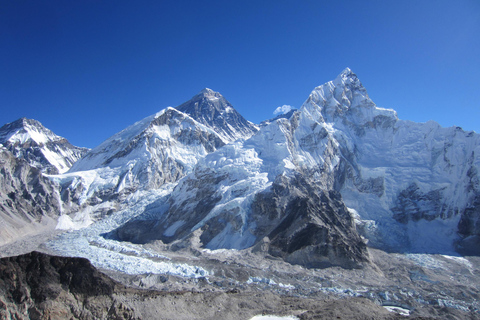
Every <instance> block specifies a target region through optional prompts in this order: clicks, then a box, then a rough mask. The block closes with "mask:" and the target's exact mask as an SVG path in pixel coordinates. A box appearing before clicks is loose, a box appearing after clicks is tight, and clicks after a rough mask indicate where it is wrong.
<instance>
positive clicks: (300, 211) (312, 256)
mask: <svg viewBox="0 0 480 320" xmlns="http://www.w3.org/2000/svg"><path fill="white" fill-rule="evenodd" d="M306 179H308V178H306V177H304V176H300V175H297V176H295V177H294V178H293V180H294V181H289V179H287V178H286V177H285V176H278V177H277V179H276V180H275V182H274V183H273V185H272V188H271V189H269V190H267V191H265V192H260V193H258V194H257V195H256V197H255V200H254V202H253V204H252V211H253V214H252V219H253V220H254V221H255V222H256V225H257V229H256V233H257V234H258V236H259V237H260V236H262V235H263V236H265V235H266V236H265V237H264V238H263V239H262V242H263V243H266V247H265V245H264V248H263V250H265V251H267V252H268V253H269V254H271V255H272V256H279V257H282V258H283V259H284V260H285V261H288V262H290V263H293V264H300V265H304V266H307V267H313V268H325V267H330V266H341V267H344V268H356V267H361V266H362V264H363V263H366V262H368V260H369V258H368V253H367V249H366V244H365V243H364V241H363V240H362V239H361V237H360V236H359V235H358V233H357V232H356V230H355V225H354V222H353V218H352V217H351V216H350V213H349V212H348V210H347V208H346V207H345V205H344V204H343V202H342V199H341V196H340V194H338V193H337V192H335V191H333V190H331V191H326V190H322V189H320V188H318V186H316V185H315V184H314V183H312V182H311V181H308V180H306ZM265 216H268V218H269V219H270V220H277V221H278V222H277V223H276V224H274V225H273V226H272V225H271V224H265ZM262 233H263V234H262Z"/></svg>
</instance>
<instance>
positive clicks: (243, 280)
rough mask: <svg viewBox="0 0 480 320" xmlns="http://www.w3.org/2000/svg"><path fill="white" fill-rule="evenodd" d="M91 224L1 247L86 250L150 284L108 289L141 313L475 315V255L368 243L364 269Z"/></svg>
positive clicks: (12, 251)
mask: <svg viewBox="0 0 480 320" xmlns="http://www.w3.org/2000/svg"><path fill="white" fill-rule="evenodd" d="M92 230H95V228H85V229H81V230H76V231H69V232H59V231H56V232H51V233H49V234H45V233H44V234H39V235H37V236H32V237H28V238H25V239H22V240H19V241H17V242H15V243H11V244H8V245H5V246H2V247H0V255H1V256H13V255H18V254H23V253H26V252H29V251H32V250H37V251H42V252H45V253H49V254H55V255H63V256H82V257H86V258H88V259H89V260H90V261H91V262H92V263H93V265H94V266H96V267H97V268H100V269H101V270H102V271H103V272H104V273H106V274H107V275H109V276H110V277H112V278H113V279H115V280H117V281H119V282H121V283H123V284H125V285H127V286H128V287H130V288H135V289H148V292H150V293H149V296H148V297H146V296H142V298H138V297H137V296H136V295H127V296H126V295H119V296H118V297H117V298H116V299H117V300H118V301H123V302H122V303H124V304H125V305H127V306H129V307H130V308H131V309H133V310H135V315H136V316H137V317H139V318H142V319H200V318H201V319H250V317H253V316H254V315H257V314H275V315H285V316H297V317H299V318H300V319H329V318H332V317H333V318H335V317H340V318H342V319H363V318H364V316H365V315H366V314H371V317H372V319H390V318H396V317H397V316H398V317H399V318H405V317H404V316H401V315H399V314H405V315H408V314H409V315H410V317H412V318H418V317H426V318H435V319H480V303H479V299H480V258H479V257H459V256H446V255H431V254H397V253H386V252H383V251H381V250H376V249H369V252H370V256H371V260H372V264H371V265H368V266H366V267H365V268H363V269H353V270H346V269H342V268H338V267H332V268H327V269H306V268H303V267H301V266H297V265H291V264H289V263H285V262H284V261H282V260H277V259H274V258H271V257H269V256H266V255H264V254H263V253H262V252H252V250H215V251H211V250H206V249H201V248H198V247H197V248H196V249H195V248H194V249H192V246H189V247H187V248H182V247H181V245H178V246H177V247H171V246H170V247H168V248H167V247H166V246H165V245H164V244H162V243H159V242H158V243H150V244H146V245H134V244H131V243H122V242H117V241H114V240H108V239H104V238H103V237H98V235H99V233H97V232H92ZM97 231H98V230H97ZM193 247H194V246H193ZM75 252H77V254H74V253H75ZM132 290H133V289H132ZM180 293H181V294H180ZM160 296H161V297H163V298H159V297H160ZM166 297H168V298H166ZM153 306H155V307H153ZM382 306H383V308H382ZM388 310H390V311H393V312H389V311H388ZM356 315H363V316H360V317H357V318H356Z"/></svg>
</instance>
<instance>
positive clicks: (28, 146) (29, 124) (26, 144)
mask: <svg viewBox="0 0 480 320" xmlns="http://www.w3.org/2000/svg"><path fill="white" fill-rule="evenodd" d="M0 144H2V145H3V146H4V147H5V148H7V149H8V150H9V151H11V152H12V153H13V154H14V155H15V157H17V158H22V159H25V160H27V161H28V162H29V164H30V165H31V166H34V167H37V168H39V169H41V170H42V171H44V172H46V173H53V174H55V173H62V172H65V171H67V170H68V169H69V168H70V167H71V166H72V164H73V163H74V162H75V161H77V160H78V159H80V158H81V156H82V155H83V154H84V153H85V152H87V151H88V149H85V148H79V147H75V146H73V145H71V144H70V143H69V142H68V141H67V140H66V139H65V138H63V137H60V136H57V135H56V134H55V133H53V132H52V131H51V130H49V129H47V128H45V127H44V126H43V125H42V124H41V123H40V122H39V121H37V120H33V119H27V118H20V119H18V120H16V121H14V122H12V123H8V124H6V125H4V126H3V127H1V128H0Z"/></svg>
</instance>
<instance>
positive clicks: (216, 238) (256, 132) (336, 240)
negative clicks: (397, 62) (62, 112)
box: [0, 68, 480, 268]
mask: <svg viewBox="0 0 480 320" xmlns="http://www.w3.org/2000/svg"><path fill="white" fill-rule="evenodd" d="M27 127H28V128H27ZM42 128H43V127H42V126H41V125H40V124H39V123H38V122H36V121H34V120H27V119H22V120H19V121H17V122H15V123H12V124H8V125H5V126H4V127H2V128H1V129H0V138H1V140H0V143H1V144H2V145H3V146H2V150H1V151H2V154H4V156H3V158H2V159H3V160H2V161H3V162H4V163H8V168H10V169H8V170H9V171H8V174H7V171H6V170H7V166H6V165H5V166H4V167H3V168H2V176H1V178H2V181H1V185H0V188H3V190H5V192H2V197H1V199H0V200H1V203H0V205H1V207H0V209H1V210H2V212H1V214H7V212H8V215H9V216H15V217H16V218H15V219H17V220H18V221H23V222H24V223H25V225H29V224H32V223H37V224H40V223H41V221H42V219H47V217H48V219H57V218H58V217H60V216H61V217H63V218H62V219H70V221H71V223H73V224H74V223H75V219H76V218H75V217H77V216H78V213H79V212H85V210H88V214H89V217H90V219H91V220H92V221H97V220H101V219H102V218H103V217H105V215H114V214H116V213H117V212H120V211H121V210H124V209H125V208H128V207H129V206H130V205H131V203H132V199H135V201H137V200H138V199H139V197H140V198H141V197H142V195H146V194H147V193H148V192H149V190H164V191H165V192H164V193H162V197H161V199H160V198H159V199H153V200H151V201H152V202H151V205H147V206H145V208H144V210H143V211H142V212H136V214H135V215H134V216H132V217H130V218H129V219H127V221H126V222H125V223H122V224H121V225H120V226H116V227H115V228H114V229H112V230H110V231H109V232H107V233H105V236H106V237H108V238H109V239H116V240H118V241H128V242H134V243H149V242H154V241H161V242H162V243H164V244H165V245H167V246H170V247H171V248H180V247H192V248H207V249H212V250H213V249H222V248H225V249H250V250H253V251H254V252H258V253H261V254H264V255H269V256H272V257H277V258H281V259H284V260H285V261H287V262H290V263H292V264H300V265H303V266H306V267H314V268H318V267H329V266H341V267H344V268H359V267H362V266H363V265H364V264H367V263H369V262H370V257H369V253H368V250H367V244H368V246H371V247H375V248H379V249H382V250H386V251H393V252H419V253H420V252H426V253H451V252H454V251H457V252H459V253H462V254H468V255H470V254H473V255H478V254H480V249H479V248H480V179H479V169H480V136H479V135H478V134H476V133H474V132H465V131H463V130H462V129H461V128H458V127H452V128H442V127H440V126H439V125H438V124H437V123H435V122H433V121H430V122H427V123H414V122H410V121H404V120H400V119H398V117H397V114H396V112H395V111H394V110H391V109H384V108H379V107H377V106H376V105H375V103H374V102H373V101H372V100H371V99H370V98H369V96H368V94H367V91H366V89H365V88H364V87H363V85H362V84H361V82H360V80H359V79H358V77H357V76H356V75H355V74H354V73H353V72H352V71H351V70H350V69H348V68H347V69H345V70H344V71H343V72H342V73H341V74H340V75H339V76H338V77H337V78H336V79H335V80H333V81H330V82H327V83H325V84H324V85H321V86H319V87H317V88H315V89H314V90H313V91H312V93H311V94H310V96H309V97H308V98H307V100H306V101H305V103H304V104H303V105H302V106H301V108H300V109H298V110H295V111H293V112H292V113H291V114H289V115H288V116H286V117H277V118H276V119H273V120H269V121H265V122H263V123H262V125H261V126H258V125H255V124H253V123H251V122H249V121H247V120H245V119H244V118H243V117H242V116H241V115H240V114H239V113H238V112H237V111H236V110H235V109H234V108H233V106H232V105H231V104H230V103H229V102H228V101H227V100H226V99H225V98H224V97H223V96H222V95H221V94H220V93H218V92H214V91H212V90H210V89H204V90H202V91H201V92H200V93H199V94H197V95H195V96H194V97H193V98H192V99H191V100H189V101H187V102H185V103H183V104H181V105H180V106H178V107H176V108H166V109H164V110H162V111H160V112H158V113H157V114H154V115H152V116H149V117H147V118H145V119H143V120H141V121H139V122H137V123H135V124H133V125H131V126H130V127H128V128H126V129H125V130H123V131H121V132H119V133H117V134H115V135H113V136H112V137H110V138H109V139H107V140H105V141H104V142H103V143H102V144H100V145H99V146H98V147H96V148H94V149H92V150H86V149H82V148H77V147H73V146H71V145H70V144H69V143H68V142H67V141H66V140H61V142H58V141H60V140H55V139H53V140H54V141H57V144H56V145H55V147H49V149H48V150H49V154H54V156H50V157H49V156H44V157H41V155H42V154H46V153H45V152H43V151H42V150H45V148H46V147H45V146H49V143H50V142H49V141H50V140H52V139H51V138H50V137H53V133H51V131H49V130H47V129H44V128H43V129H42ZM22 130H23V131H22ZM32 132H33V133H35V134H32ZM28 134H30V136H29V135H28ZM12 137H16V138H12ZM29 137H31V138H32V139H34V140H35V141H36V143H37V145H39V146H40V147H38V146H37V145H35V144H34V143H33V142H29V141H33V140H29ZM49 139H50V140H49ZM39 141H42V143H43V144H42V145H41V144H40V143H39ZM33 146H37V148H39V149H36V150H39V151H32V150H33V149H31V148H33ZM60 146H62V147H60ZM42 148H43V149H42ZM42 152H43V153H42ZM17 163H18V164H17ZM59 164H61V166H60V165H59ZM16 166H22V168H24V167H27V168H30V169H28V170H27V169H22V170H23V171H22V170H16V169H15V167H16ZM55 170H56V171H55ZM67 170H68V171H67ZM26 171H28V172H30V173H29V175H26V174H25V173H21V172H26ZM47 174H48V175H47ZM22 179H23V180H22ZM12 180H15V181H17V180H18V181H20V182H18V183H17V184H14V183H13V184H12V182H11V181H12ZM22 181H23V182H22ZM32 184H34V185H35V186H31V185H32ZM37 185H38V187H37ZM11 186H14V187H13V188H14V189H15V188H16V189H18V191H19V192H23V194H24V196H22V197H18V196H15V197H13V198H12V197H10V196H3V194H5V195H9V194H11V193H12V192H15V191H14V190H13V189H12V190H10V189H11V188H12V187H11ZM40 186H41V187H40ZM8 188H10V189H8ZM7 189H8V190H7ZM25 190H26V191H25ZM32 190H33V191H32ZM25 192H26V193H25ZM40 195H41V196H40ZM36 197H38V201H37V198H36ZM48 197H49V198H48ZM30 198H32V199H34V200H28V199H30ZM46 198H48V199H49V200H48V201H50V202H51V203H52V205H48V206H47V205H44V204H42V203H44V202H45V201H46V200H45V199H46ZM42 199H43V200H42ZM44 200H45V201H44ZM41 201H44V202H41ZM160 202H161V203H160ZM47 207H48V208H49V209H48V210H47V209H46V208H47ZM25 208H26V209H25ZM31 208H37V209H31ZM41 208H44V210H43V211H42V209H41ZM32 213H34V214H33V215H32ZM29 214H31V215H32V217H35V219H34V218H32V217H30V218H28V219H27V218H25V217H26V216H28V215H29ZM43 217H44V218H43ZM17 220H16V222H15V223H16V224H15V226H14V223H13V222H8V221H7V224H6V228H7V229H8V228H14V229H15V228H16V230H20V229H19V228H20V227H19V226H18V225H17V224H18V223H19V222H18V221H17ZM32 220H35V221H36V222H32ZM59 221H60V220H59ZM62 221H63V220H62ZM20 224H21V223H20ZM30 229H32V228H30ZM30 229H29V230H30ZM29 232H30V231H29ZM18 234H19V235H20V234H21V232H18ZM11 239H12V237H9V238H8V239H0V240H3V241H4V242H6V241H11Z"/></svg>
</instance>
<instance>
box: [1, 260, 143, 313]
mask: <svg viewBox="0 0 480 320" xmlns="http://www.w3.org/2000/svg"><path fill="white" fill-rule="evenodd" d="M122 290H124V287H123V286H122V285H120V284H118V283H116V282H114V281H113V280H112V279H110V278H108V277H107V276H105V275H103V274H102V273H100V272H99V271H97V270H96V269H95V268H94V267H93V266H92V265H91V264H90V262H89V261H88V260H87V259H83V258H65V257H55V256H48V255H46V254H42V253H39V252H31V253H28V254H25V255H22V256H17V257H10V258H2V259H0V305H1V306H2V307H1V308H0V309H1V311H0V315H1V316H2V318H5V319H135V317H134V312H133V310H132V309H130V308H128V307H125V306H123V305H122V304H121V303H118V302H117V301H116V300H115V298H114V297H113V294H114V292H119V291H120V292H121V291H122Z"/></svg>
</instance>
